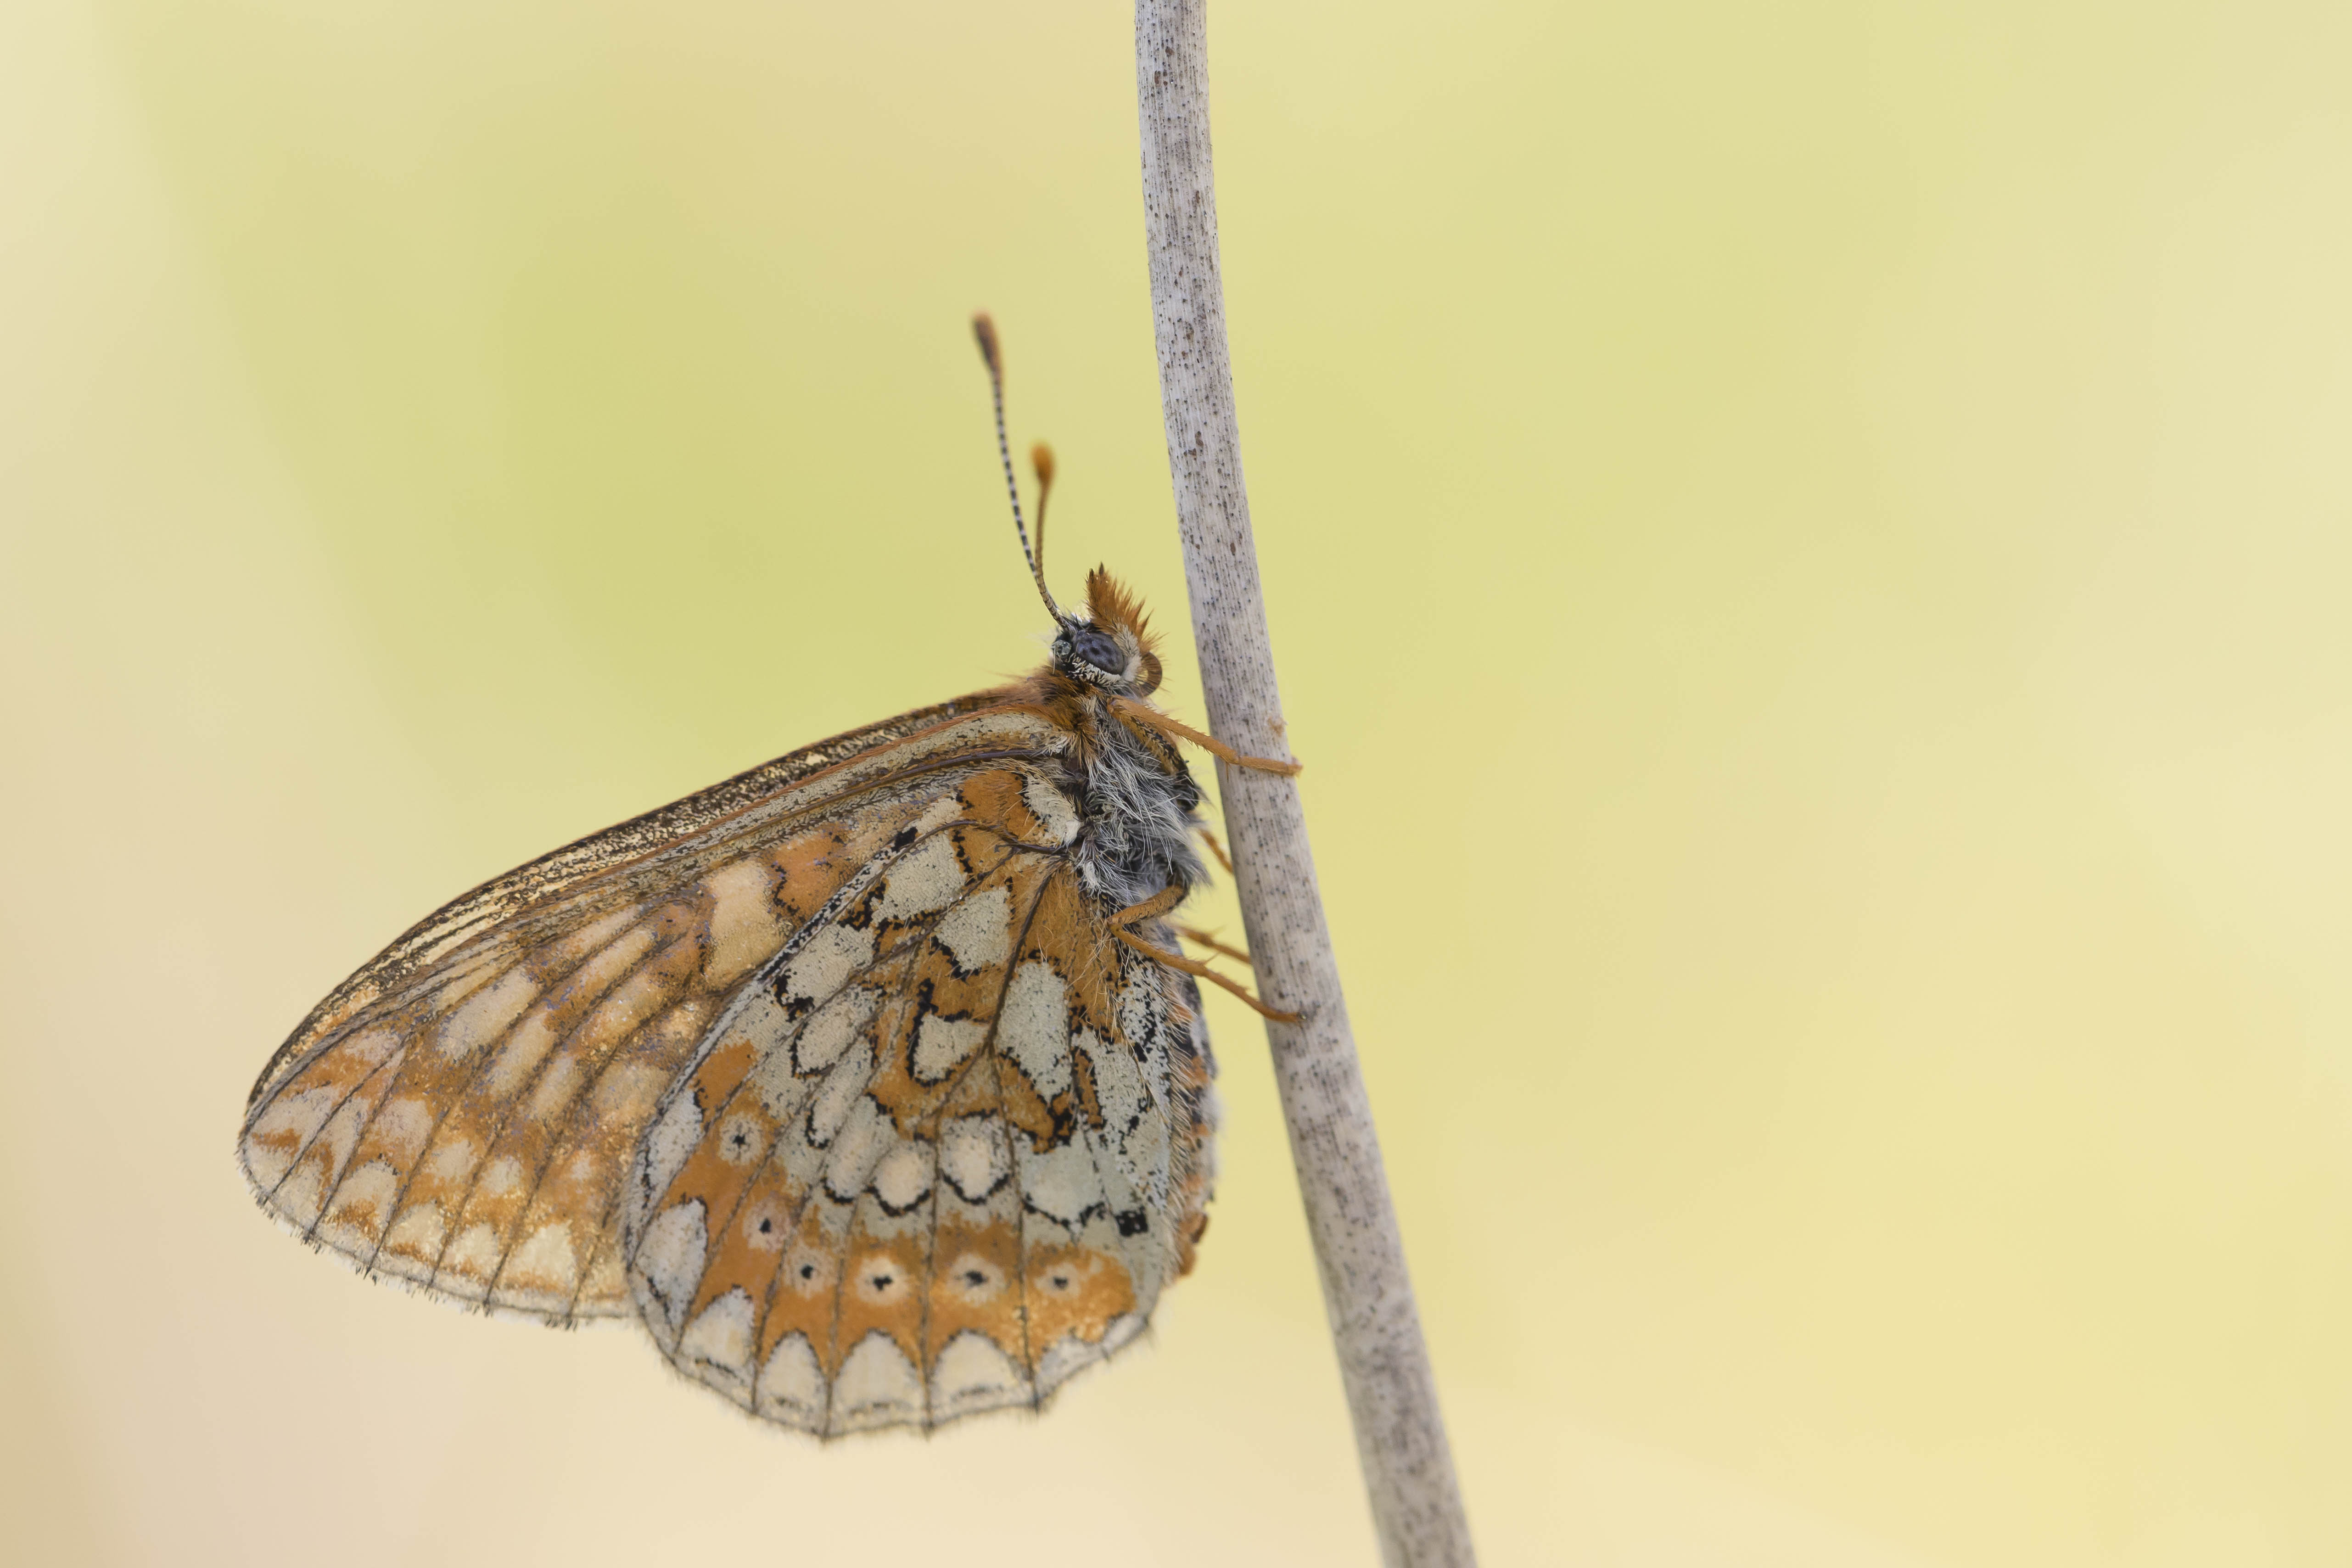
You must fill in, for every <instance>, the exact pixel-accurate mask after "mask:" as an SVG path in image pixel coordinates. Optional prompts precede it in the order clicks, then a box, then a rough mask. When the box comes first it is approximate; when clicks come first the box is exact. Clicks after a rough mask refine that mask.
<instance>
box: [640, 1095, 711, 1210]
mask: <svg viewBox="0 0 2352 1568" xmlns="http://www.w3.org/2000/svg"><path fill="white" fill-rule="evenodd" d="M699 1142H702V1111H701V1110H700V1108H698V1106H697V1105H696V1104H695V1103H694V1090H693V1089H684V1088H682V1089H680V1091H679V1093H678V1096H677V1099H676V1100H671V1101H670V1102H669V1109H668V1110H665V1111H663V1112H662V1114H661V1120H660V1121H656V1122H655V1123H654V1125H653V1130H652V1131H649V1132H647V1133H646V1142H645V1154H644V1156H643V1157H644V1159H645V1162H646V1193H647V1194H650V1195H653V1196H656V1197H657V1196H659V1195H660V1194H663V1193H666V1192H667V1191H669V1184H670V1183H672V1182H673V1181H676V1180H677V1173H678V1172H679V1170H681V1169H682V1168H683V1167H684V1166H685V1164H686V1161H687V1156H688V1155H689V1154H692V1153H693V1152H694V1146H695V1145H696V1144H697V1143H699Z"/></svg>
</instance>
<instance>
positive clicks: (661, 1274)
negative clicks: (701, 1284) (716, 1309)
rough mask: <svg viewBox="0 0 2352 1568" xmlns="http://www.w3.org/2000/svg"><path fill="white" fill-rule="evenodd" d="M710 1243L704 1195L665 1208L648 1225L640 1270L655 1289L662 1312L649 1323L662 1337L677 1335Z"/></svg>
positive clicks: (656, 1304)
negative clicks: (705, 1222) (701, 1197)
mask: <svg viewBox="0 0 2352 1568" xmlns="http://www.w3.org/2000/svg"><path fill="white" fill-rule="evenodd" d="M709 1247H710V1237H709V1233H708V1231H707V1230H706V1229H705V1227H704V1222H703V1208H702V1200H701V1199H700V1198H689V1199H688V1200H687V1201H686V1202H685V1203H682V1204H679V1205H677V1206H676V1207H675V1208H671V1209H668V1210H667V1211H665V1212H664V1213H663V1215H661V1217H660V1218H658V1219H656V1220H655V1221H654V1223H653V1224H652V1225H651V1226H647V1227H646V1238H645V1241H644V1242H643V1243H642V1244H641V1245H640V1246H639V1247H638V1248H637V1257H636V1272H637V1275H638V1277H639V1278H640V1279H643V1280H644V1281H645V1284H646V1289H648V1290H649V1291H651V1292H652V1295H653V1298H654V1300H653V1305H654V1307H655V1309H656V1311H658V1312H659V1314H660V1318H659V1321H654V1320H652V1319H648V1320H647V1322H646V1326H647V1327H648V1328H653V1329H655V1330H656V1331H658V1332H659V1333H660V1336H661V1337H662V1338H664V1339H672V1338H675V1337H676V1335H677V1327H678V1324H677V1320H678V1316H679V1314H681V1313H683V1312H684V1311H685V1310H686V1306H687V1303H688V1301H689V1300H692V1299H693V1296H694V1286H695V1282H696V1281H697V1280H698V1279H701V1278H702V1260H703V1258H705V1257H706V1256H708V1254H709Z"/></svg>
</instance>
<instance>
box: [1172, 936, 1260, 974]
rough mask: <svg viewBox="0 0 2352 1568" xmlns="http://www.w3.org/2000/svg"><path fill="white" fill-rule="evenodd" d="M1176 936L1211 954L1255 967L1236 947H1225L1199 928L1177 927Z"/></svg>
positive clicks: (1246, 955) (1248, 956)
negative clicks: (1205, 949)
mask: <svg viewBox="0 0 2352 1568" xmlns="http://www.w3.org/2000/svg"><path fill="white" fill-rule="evenodd" d="M1176 934H1177V935H1178V936H1181V937H1182V938H1183V939H1184V940H1185V941H1186V942H1192V944H1193V945H1194V946H1196V947H1205V948H1207V949H1208V950H1209V951H1210V952H1213V953H1218V954H1220V955H1222V956H1223V957H1226V958H1230V959H1232V960H1233V961H1234V963H1248V964H1249V965H1250V967H1251V968H1252V969H1255V968H1256V967H1257V965H1256V964H1255V963H1250V955H1249V954H1248V953H1246V952H1243V951H1242V950H1241V949H1240V948H1238V947H1228V946H1226V945H1225V944H1224V943H1223V942H1219V941H1218V940H1217V939H1216V936H1215V933H1213V932H1211V931H1202V929H1201V928H1200V927H1199V926H1178V927H1177V928H1176Z"/></svg>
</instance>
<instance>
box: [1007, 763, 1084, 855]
mask: <svg viewBox="0 0 2352 1568" xmlns="http://www.w3.org/2000/svg"><path fill="white" fill-rule="evenodd" d="M1021 800H1022V803H1023V804H1024V805H1026V806H1028V808H1029V809H1030V811H1031V812H1033V813H1034V814H1035V816H1036V818H1037V820H1038V821H1039V822H1042V823H1044V824H1045V831H1046V833H1047V834H1048V835H1050V836H1051V837H1052V838H1053V840H1054V842H1055V843H1056V844H1067V843H1069V842H1071V841H1072V840H1073V839H1075V838H1076V837H1077V836H1078V814H1077V811H1076V807H1074V806H1072V805H1070V797H1069V796H1068V795H1064V794H1063V793H1062V792H1061V791H1060V790H1058V789H1056V788H1055V787H1054V786H1053V785H1052V784H1048V783H1046V782H1045V779H1043V778H1042V777H1040V776H1039V775H1037V774H1035V773H1025V774H1024V775H1023V776H1022V780H1021Z"/></svg>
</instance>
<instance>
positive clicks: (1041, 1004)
mask: <svg viewBox="0 0 2352 1568" xmlns="http://www.w3.org/2000/svg"><path fill="white" fill-rule="evenodd" d="M996 1048H997V1049H998V1050H999V1051H1001V1052H1003V1054H1004V1055H1005V1056H1007V1057H1010V1058H1012V1059H1013V1065H1014V1066H1015V1067H1017V1068H1020V1069H1021V1071H1022V1073H1023V1074H1024V1076H1026V1077H1027V1079H1029V1081H1030V1083H1031V1084H1033V1085H1034V1086H1035V1088H1036V1090H1037V1092H1038V1093H1039V1094H1040V1095H1042V1096H1044V1097H1045V1099H1047V1100H1051V1099H1053V1098H1054V1097H1055V1095H1057V1094H1060V1093H1061V1092H1062V1091H1063V1090H1065V1089H1068V1088H1069V1087H1070V1004H1069V989H1068V987H1066V986H1065V985H1064V984H1062V977H1061V976H1060V975H1058V974H1056V973H1054V972H1053V970H1052V969H1051V968H1049V967H1048V966H1047V965H1046V964H1045V963H1044V962H1043V961H1041V960H1039V959H1034V958H1033V959H1031V960H1029V962H1027V963H1024V964H1023V965H1022V966H1021V967H1020V968H1018V969H1016V970H1014V971H1013V984H1010V985H1008V986H1006V987H1005V989H1004V1005H1003V1008H1002V1009H1001V1010H1000V1011H999V1012H998V1014H997V1021H996Z"/></svg>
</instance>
